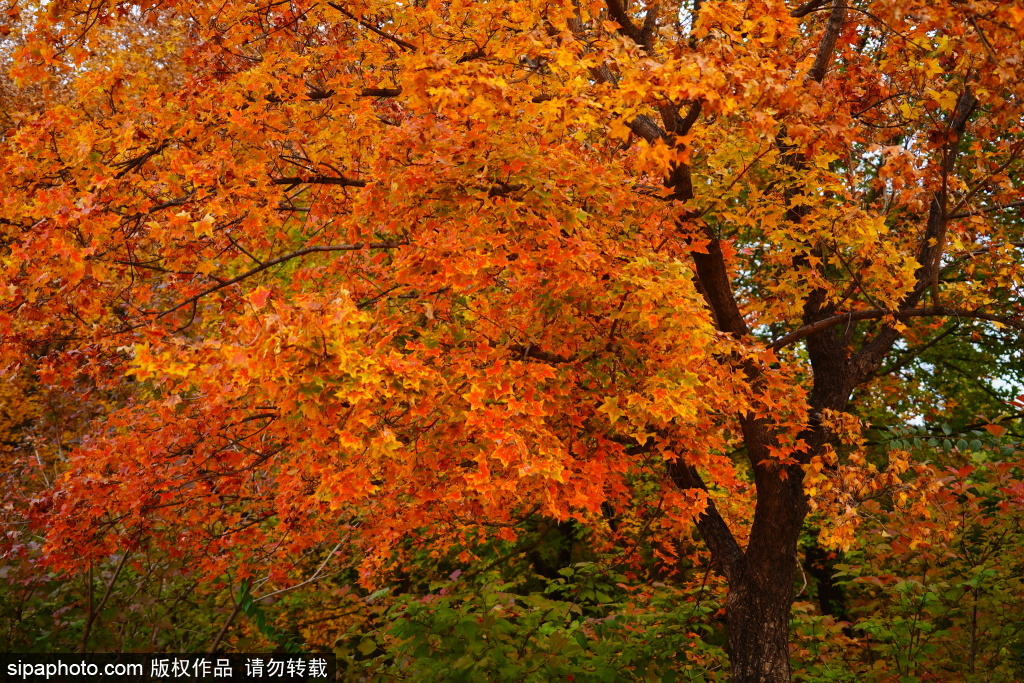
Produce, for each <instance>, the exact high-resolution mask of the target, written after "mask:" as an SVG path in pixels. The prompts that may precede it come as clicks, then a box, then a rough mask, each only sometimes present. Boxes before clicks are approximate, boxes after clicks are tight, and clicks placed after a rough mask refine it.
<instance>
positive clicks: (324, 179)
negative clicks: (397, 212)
mask: <svg viewBox="0 0 1024 683" xmlns="http://www.w3.org/2000/svg"><path fill="white" fill-rule="evenodd" d="M270 182H271V184H273V185H288V187H289V189H290V188H292V187H295V186H296V185H300V184H302V183H308V184H310V185H341V186H342V187H366V181H365V180H353V179H352V178H345V177H344V176H342V177H340V178H335V177H333V176H323V175H317V176H310V177H308V178H300V177H298V176H291V177H288V178H272V179H271V181H270Z"/></svg>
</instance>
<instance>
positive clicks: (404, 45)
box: [327, 2, 416, 52]
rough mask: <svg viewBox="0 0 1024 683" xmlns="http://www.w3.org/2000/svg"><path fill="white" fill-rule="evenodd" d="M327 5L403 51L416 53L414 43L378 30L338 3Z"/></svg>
mask: <svg viewBox="0 0 1024 683" xmlns="http://www.w3.org/2000/svg"><path fill="white" fill-rule="evenodd" d="M327 4H328V5H330V6H331V7H333V8H334V9H336V10H338V11H339V12H341V13H342V14H344V15H345V16H346V17H348V18H349V19H352V20H353V21H355V22H356V23H358V24H359V25H360V26H362V27H363V28H367V29H370V30H371V31H373V32H374V33H376V34H377V35H378V36H380V37H381V38H386V39H387V40H390V41H391V42H392V43H394V44H395V45H397V46H399V47H400V48H402V49H403V50H409V51H410V52H416V46H415V45H413V44H412V43H409V42H406V41H404V40H402V39H401V38H399V37H398V36H393V35H391V34H390V33H385V32H384V31H381V30H380V29H379V28H377V27H376V26H374V25H373V24H371V23H369V22H368V21H366V20H365V19H363V18H362V17H358V16H356V15H354V14H352V13H351V12H349V11H348V10H347V9H345V8H344V7H342V6H341V5H339V4H337V3H334V2H328V3H327Z"/></svg>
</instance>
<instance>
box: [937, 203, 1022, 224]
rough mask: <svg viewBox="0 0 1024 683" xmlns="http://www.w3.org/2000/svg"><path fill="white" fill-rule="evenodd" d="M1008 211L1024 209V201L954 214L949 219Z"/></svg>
mask: <svg viewBox="0 0 1024 683" xmlns="http://www.w3.org/2000/svg"><path fill="white" fill-rule="evenodd" d="M1007 209H1024V201H1021V202H1010V203H1009V204H1000V205H999V206H986V207H983V208H980V209H974V210H973V211H961V212H960V213H954V214H953V215H952V216H950V217H949V218H950V219H951V220H953V219H957V218H970V217H971V216H980V215H981V214H983V213H992V212H994V211H1006V210H1007Z"/></svg>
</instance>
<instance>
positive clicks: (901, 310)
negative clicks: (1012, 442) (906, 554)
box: [0, 0, 1024, 681]
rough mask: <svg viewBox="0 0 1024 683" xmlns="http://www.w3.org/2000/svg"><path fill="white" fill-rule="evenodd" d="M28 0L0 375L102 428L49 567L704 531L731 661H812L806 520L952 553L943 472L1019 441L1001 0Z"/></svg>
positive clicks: (455, 548) (825, 541)
mask: <svg viewBox="0 0 1024 683" xmlns="http://www.w3.org/2000/svg"><path fill="white" fill-rule="evenodd" d="M6 14H7V17H8V23H7V24H5V25H4V27H3V29H2V31H0V32H2V34H3V37H2V38H0V41H2V49H0V54H2V57H3V59H4V60H5V66H6V69H7V71H8V75H7V76H6V80H5V81H4V82H3V97H4V111H3V116H4V127H5V131H4V133H3V137H2V141H0V170H2V175H3V178H4V179H5V182H4V183H3V186H2V187H0V206H2V208H0V243H2V253H3V260H2V270H0V279H2V284H3V286H2V288H0V291H2V297H3V300H2V306H0V335H2V345H0V356H2V358H0V365H2V366H4V367H5V368H6V373H7V374H8V375H9V376H10V377H11V378H12V381H13V379H14V378H20V379H18V381H19V382H22V383H29V384H32V385H33V386H35V387H36V389H33V390H32V391H29V390H25V391H23V392H22V393H21V394H18V395H19V396H21V398H19V399H18V400H20V401H24V402H27V403H25V405H28V404H29V403H31V400H32V399H31V396H32V395H33V393H32V392H33V391H42V390H43V389H45V390H47V391H52V392H56V393H57V394H59V395H61V396H63V397H64V400H68V401H71V402H72V403H74V404H75V407H76V409H77V411H78V413H77V417H75V419H74V420H73V421H72V423H64V424H58V425H57V426H56V427H55V429H56V434H57V439H56V442H55V443H57V444H58V450H59V453H57V454H54V453H50V455H49V456H48V457H51V458H54V459H55V460H56V461H58V465H57V469H58V470H59V478H58V480H56V481H54V482H47V486H44V487H42V488H41V490H40V491H39V493H38V495H37V496H36V497H35V498H34V500H32V502H31V505H30V506H29V505H28V503H25V504H24V505H21V506H20V507H19V509H22V510H24V515H25V519H31V521H32V523H33V524H36V525H37V528H41V529H44V533H45V544H44V545H43V546H42V549H41V551H40V553H41V554H40V556H39V557H40V561H41V562H44V563H45V565H46V566H48V567H50V568H52V569H54V570H62V571H74V570H80V569H82V568H83V567H85V566H87V565H88V564H89V563H91V562H102V561H103V560H104V559H105V558H110V557H111V556H115V555H119V554H120V555H121V556H123V557H125V558H126V561H127V558H128V557H129V556H130V555H132V554H138V553H155V552H158V553H161V554H162V555H163V556H165V557H168V558H176V561H182V562H187V563H189V564H191V565H192V568H193V570H194V571H196V572H198V573H199V574H201V575H203V576H207V577H219V576H225V575H227V576H230V577H231V580H232V581H235V582H246V581H251V580H253V579H254V578H256V577H262V576H264V575H267V576H268V577H269V578H270V579H271V580H272V581H275V582H280V583H281V585H285V584H286V583H287V582H288V581H290V580H291V578H290V576H291V575H290V573H289V572H290V570H291V568H293V567H294V566H295V565H294V563H295V562H297V561H298V560H299V559H300V558H304V557H309V556H311V554H313V553H322V552H323V551H324V550H325V549H326V550H328V551H330V552H331V553H333V554H337V555H339V556H340V558H341V559H339V560H338V561H340V562H343V563H347V566H349V567H350V568H352V569H353V571H357V572H358V576H359V581H360V583H361V584H362V585H363V586H364V587H367V588H374V587H377V586H379V585H382V584H383V583H386V582H387V581H389V580H391V579H392V578H393V577H395V576H396V573H397V574H401V573H402V572H406V571H408V570H409V567H411V566H414V565H415V564H416V562H420V561H423V558H424V557H433V558H439V557H449V558H456V560H457V562H459V563H462V564H463V565H465V566H466V567H471V566H478V565H482V564H486V562H484V560H482V559H481V558H482V557H483V553H484V550H483V549H485V548H489V547H492V546H491V545H489V544H493V543H506V544H511V545H515V544H516V543H517V542H519V541H520V540H521V539H522V538H523V537H524V535H528V534H529V529H531V528H534V527H531V526H530V525H535V524H537V523H543V524H553V525H563V526H564V525H572V526H573V528H577V527H578V528H580V529H587V530H588V531H587V533H589V534H590V535H589V536H588V544H590V546H591V547H593V548H596V549H599V550H600V551H601V552H607V553H613V554H616V556H617V557H618V558H619V561H621V562H623V563H625V564H626V565H629V564H630V563H633V565H635V564H636V563H640V564H643V563H644V562H649V561H652V560H651V559H650V558H646V559H645V558H644V557H642V555H643V552H642V550H643V549H644V548H649V547H652V544H653V547H656V548H657V555H658V556H659V558H660V559H659V560H658V561H660V562H662V563H665V564H667V565H671V564H672V563H673V562H678V561H679V556H680V555H681V554H682V553H681V550H680V548H681V547H683V546H687V544H688V541H687V540H686V539H688V538H689V537H690V534H691V533H692V532H693V530H694V529H695V530H696V533H697V534H698V535H699V537H700V538H701V539H702V542H703V543H704V544H705V547H706V548H707V551H708V552H709V553H710V563H711V564H710V567H712V568H713V571H714V572H715V573H716V574H717V575H719V576H720V577H721V579H722V580H723V581H724V582H726V583H727V585H728V598H727V600H726V603H725V615H726V621H727V629H728V652H729V658H730V662H731V667H732V676H733V678H734V680H736V681H776V680H788V679H789V675H790V665H789V657H790V653H789V647H788V643H789V640H790V634H789V620H790V608H791V604H792V601H793V598H794V594H795V591H796V589H797V588H798V587H799V586H796V587H795V586H794V582H798V581H799V579H798V576H797V575H798V573H799V570H798V543H799V542H800V538H801V533H802V532H803V531H804V530H805V529H806V521H807V518H808V515H809V514H811V515H812V519H813V520H815V521H814V524H815V525H817V527H818V528H819V532H818V536H817V538H818V540H817V541H816V543H820V544H821V545H822V546H824V547H829V548H838V549H842V550H851V549H852V551H854V552H856V551H857V544H856V543H854V538H855V534H857V533H858V530H859V529H860V526H859V525H861V524H862V523H864V521H865V520H867V519H876V520H877V519H878V518H877V517H871V516H870V514H868V515H867V516H866V513H865V508H864V505H867V506H868V513H871V506H872V505H874V506H876V507H877V505H878V503H877V501H876V499H877V498H878V497H879V496H882V495H884V496H886V505H887V506H888V507H887V508H886V509H887V510H888V511H889V512H892V511H896V512H897V513H899V514H906V515H908V519H910V518H913V519H920V523H915V524H912V525H909V526H908V528H907V529H906V530H905V531H906V533H907V543H908V544H910V547H916V545H917V544H920V543H929V542H933V541H934V539H935V538H937V537H939V536H942V535H943V534H946V535H947V536H948V534H950V533H953V532H954V529H953V528H940V527H939V526H938V525H936V524H935V523H933V522H931V521H928V518H927V516H923V515H921V516H919V517H915V516H914V515H917V514H918V513H920V512H921V511H922V510H925V509H931V508H929V506H933V505H936V504H937V503H936V500H938V499H937V498H936V496H939V497H941V495H942V490H943V486H944V485H947V484H948V483H949V481H950V480H949V478H948V477H949V476H950V470H948V469H946V465H947V464H949V463H943V462H942V461H941V458H938V459H937V458H936V456H935V455H934V453H940V452H946V453H949V452H956V453H961V454H968V453H970V452H972V451H974V450H980V449H981V448H983V447H984V448H988V447H989V446H988V445H986V444H989V442H990V441H992V440H995V442H998V443H997V445H996V446H995V447H996V448H997V449H998V446H999V444H1003V443H1004V442H1001V441H999V440H1000V439H1004V440H1005V439H1009V438H1011V437H1012V436H1013V434H1014V433H1015V432H1014V431H1013V430H1014V429H1016V427H1015V426H1014V425H1015V424H1016V423H1015V422H1014V420H1015V419H1016V418H1018V417H1019V412H1020V411H1019V407H1020V405H1019V404H1016V405H1015V404H1011V403H1009V401H1011V400H1012V399H1014V398H1015V396H1016V395H1017V394H1018V393H1020V390H1021V377H1020V367H1021V366H1020V351H1019V349H1020V348H1021V344H1020V341H1021V340H1020V334H1019V331H1020V330H1021V328H1022V325H1024V318H1022V315H1021V310H1022V302H1021V293H1022V292H1021V283H1022V259H1021V248H1022V246H1024V236H1022V232H1024V220H1022V218H1021V216H1022V208H1024V189H1022V186H1021V167H1022V160H1021V157H1022V152H1024V129H1022V120H1024V59H1022V57H1024V8H1021V7H1019V6H1018V5H1017V4H1015V3H1004V2H996V1H987V0H986V1H982V0H978V1H973V0H972V1H971V2H950V1H944V0H918V1H914V2H901V3H888V2H868V1H861V0H858V1H856V2H851V3H849V4H845V3H831V2H822V1H819V0H810V1H809V2H807V3H805V4H803V5H801V6H799V7H797V6H792V5H786V4H785V3H783V2H776V1H771V0H769V1H761V0H757V1H753V0H716V1H710V0H704V1H703V2H701V1H697V2H693V3H691V2H685V3H682V4H679V3H667V4H666V3H659V2H651V3H644V2H625V1H623V0H602V1H599V2H590V3H586V2H555V3H552V2H537V1H535V0H521V1H505V0H503V1H502V2H458V1H451V0H444V1H440V0H416V1H415V2H408V3H406V2H383V1H381V2H377V1H375V0H370V1H363V0H358V1H357V2H347V1H346V2H326V3H322V2H312V1H307V0H293V1H288V2H273V3H261V2H246V1H243V0H226V1H225V2H221V3H202V2H188V1H187V0H180V1H178V2H166V3H159V2H154V3H149V2H107V1H103V0H99V1H97V0H90V1H89V2H82V1H80V0H69V1H67V2H52V3H49V4H32V3H29V4H26V3H14V4H10V5H9V7H8V10H7V13H6ZM12 386H14V385H13V384H12ZM15 393H16V394H17V392H15ZM29 413H31V415H36V414H37V413H38V414H41V413H40V411H36V412H35V413H32V411H29ZM31 415H29V416H28V417H27V418H26V419H30V420H31V419H36V418H32V417H31ZM942 421H947V422H950V423H952V425H953V426H952V427H949V428H947V429H948V430H949V431H948V432H946V433H941V432H938V431H937V429H938V428H937V427H931V428H929V429H926V430H925V431H924V432H923V433H920V434H918V433H916V432H915V434H913V435H908V434H906V433H900V432H898V433H895V434H893V433H891V432H890V433H888V435H887V436H886V439H888V441H887V443H889V445H890V446H891V448H889V449H888V450H885V449H883V450H882V451H879V449H878V442H879V439H880V438H881V437H879V434H880V433H881V432H880V430H884V427H885V426H887V425H907V424H910V425H911V426H912V427H913V426H914V425H925V424H931V425H937V424H938V423H940V422H942ZM984 427H988V428H989V429H988V431H987V432H984V433H983V435H988V436H984V438H985V439H989V441H986V442H985V443H984V444H982V443H981V442H980V441H979V446H978V447H977V448H972V442H973V441H975V440H976V439H975V438H974V437H971V438H970V439H967V440H965V441H964V445H963V446H960V444H959V437H960V432H961V431H970V430H972V429H974V430H979V429H982V428H984ZM1008 428H1009V429H1010V431H1009V432H1008V431H1007V430H1008ZM922 436H923V437H924V439H925V441H924V442H921V441H920V439H921V437H922ZM989 437H991V438H989ZM914 439H918V442H916V443H915V442H914ZM928 439H932V441H934V443H932V444H929V443H928ZM937 439H943V441H942V443H939V441H938V440H937ZM943 444H946V445H947V446H948V447H947V448H945V451H943ZM929 449H930V450H929ZM880 452H881V453H883V455H879V453H880ZM1009 452H1010V453H1014V450H1013V448H1012V447H1011V448H1010V450H1009ZM965 457H966V455H965ZM1006 457H1009V458H1010V459H1011V460H1010V461H1012V458H1014V457H1017V456H1006ZM1010 461H1007V462H1010ZM959 464H960V465H962V464H963V463H959ZM1006 467H1007V468H1008V469H1006V470H1005V471H1004V472H1003V474H1002V476H1003V477H1004V479H1005V478H1006V477H1009V478H1010V479H1005V481H1004V482H1003V484H1004V488H1003V489H1001V490H1003V491H1011V492H1012V491H1014V490H1015V491H1016V493H1015V494H1013V493H1010V494H1006V495H1010V498H1009V499H1007V500H1010V499H1013V498H1012V496H1014V495H1015V496H1016V501H1017V503H1018V504H1019V503H1020V496H1021V495H1022V494H1021V490H1020V489H1013V486H1018V487H1019V484H1012V482H1010V480H1011V479H1012V477H1013V476H1016V475H1014V472H1017V471H1018V470H1014V469H1012V468H1011V465H1010V464H1007V465H1006ZM961 476H967V474H961ZM1007 482H1010V483H1007ZM1001 495H1002V494H1001ZM947 502H948V501H947ZM961 502H962V501H961ZM950 504H952V503H950ZM19 505H20V504H19ZM875 512H876V513H877V514H881V510H880V509H876V510H875ZM538 520H542V522H538ZM641 539H645V540H644V542H643V543H641ZM331 557H332V555H329V556H328V559H331ZM325 562H326V560H325ZM488 562H489V560H488ZM850 571H854V570H850ZM115 579H116V576H115ZM240 604H241V603H240Z"/></svg>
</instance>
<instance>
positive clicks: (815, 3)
mask: <svg viewBox="0 0 1024 683" xmlns="http://www.w3.org/2000/svg"><path fill="white" fill-rule="evenodd" d="M827 1H828V0H809V1H808V2H805V3H804V4H802V5H800V6H799V7H797V8H796V9H795V10H793V11H792V12H790V13H789V16H791V17H793V18H794V19H800V18H801V17H806V16H807V15H808V14H810V13H811V12H813V11H814V10H816V9H818V8H819V7H821V6H822V5H824V4H825V3H826V2H827Z"/></svg>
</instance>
